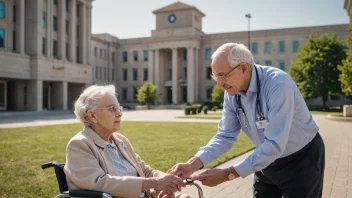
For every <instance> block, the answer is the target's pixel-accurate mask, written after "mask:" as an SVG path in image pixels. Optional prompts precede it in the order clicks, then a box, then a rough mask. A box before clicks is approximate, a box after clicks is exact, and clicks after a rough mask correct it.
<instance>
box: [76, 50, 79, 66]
mask: <svg viewBox="0 0 352 198" xmlns="http://www.w3.org/2000/svg"><path fill="white" fill-rule="evenodd" d="M79 59H80V56H79V46H77V47H76V62H77V63H79V62H80V61H79Z"/></svg>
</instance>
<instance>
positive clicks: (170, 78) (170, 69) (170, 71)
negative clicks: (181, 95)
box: [169, 67, 172, 80]
mask: <svg viewBox="0 0 352 198" xmlns="http://www.w3.org/2000/svg"><path fill="white" fill-rule="evenodd" d="M169 80H172V68H171V67H170V68H169Z"/></svg>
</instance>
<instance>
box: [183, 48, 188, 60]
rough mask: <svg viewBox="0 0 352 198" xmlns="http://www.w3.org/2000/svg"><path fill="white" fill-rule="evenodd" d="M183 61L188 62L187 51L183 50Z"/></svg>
mask: <svg viewBox="0 0 352 198" xmlns="http://www.w3.org/2000/svg"><path fill="white" fill-rule="evenodd" d="M183 60H187V50H183Z"/></svg>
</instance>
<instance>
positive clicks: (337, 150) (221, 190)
mask: <svg viewBox="0 0 352 198" xmlns="http://www.w3.org/2000/svg"><path fill="white" fill-rule="evenodd" d="M182 115H183V111H180V110H152V111H127V112H124V114H123V119H122V120H123V121H147V122H166V121H167V122H170V121H172V122H214V123H217V122H219V120H203V119H181V118H175V117H176V116H182ZM313 117H314V120H315V121H316V122H317V124H318V126H319V128H320V134H321V136H322V137H323V139H324V142H325V149H326V157H325V162H326V164H325V179H324V191H323V197H324V198H342V197H343V198H347V197H352V122H341V121H340V122H338V121H331V120H328V119H326V115H313ZM68 123H78V121H77V120H76V119H75V118H74V114H72V112H66V113H65V112H44V113H35V114H34V115H33V114H30V113H29V114H26V115H25V116H20V115H19V114H17V115H16V114H15V115H8V116H0V128H9V127H26V126H38V125H52V124H68ZM250 153H251V152H249V153H246V154H244V155H242V156H239V157H237V158H234V159H232V160H230V161H228V162H226V163H224V164H221V165H219V168H226V167H229V166H231V165H233V164H235V163H237V162H239V161H241V160H243V159H244V158H245V157H246V156H248V155H249V154H250ZM199 172H202V171H199ZM252 184H253V175H250V176H248V177H247V178H244V179H242V178H238V179H235V180H233V181H231V182H225V183H223V184H220V185H218V186H216V187H212V188H210V187H206V186H202V189H203V192H204V197H205V198H229V197H235V198H236V197H238V198H240V197H241V198H249V197H253V195H252ZM184 192H185V193H190V194H193V195H198V193H197V189H196V187H194V186H189V187H187V188H185V189H184Z"/></svg>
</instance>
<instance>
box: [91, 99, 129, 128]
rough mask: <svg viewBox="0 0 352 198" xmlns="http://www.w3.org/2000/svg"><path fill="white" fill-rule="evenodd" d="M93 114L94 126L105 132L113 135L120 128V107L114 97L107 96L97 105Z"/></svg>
mask: <svg viewBox="0 0 352 198" xmlns="http://www.w3.org/2000/svg"><path fill="white" fill-rule="evenodd" d="M94 114H95V116H94V117H95V122H94V123H95V125H96V126H97V127H98V128H100V129H102V130H104V131H107V132H110V133H113V132H115V131H118V130H119V129H120V127H121V116H122V107H121V106H120V103H119V102H118V101H117V99H116V97H115V96H111V95H108V96H107V97H106V98H105V100H104V102H103V103H102V104H101V105H99V106H98V107H97V108H96V110H94Z"/></svg>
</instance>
